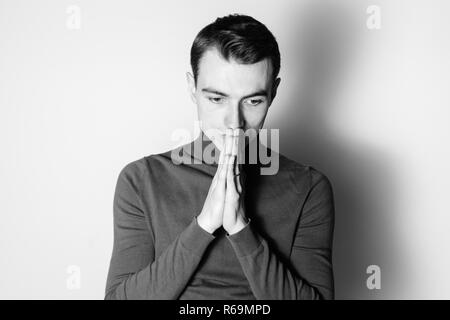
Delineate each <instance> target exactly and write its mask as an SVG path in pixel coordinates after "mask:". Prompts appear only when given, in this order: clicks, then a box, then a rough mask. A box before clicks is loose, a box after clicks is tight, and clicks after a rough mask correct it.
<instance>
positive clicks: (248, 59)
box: [105, 15, 334, 299]
mask: <svg viewBox="0 0 450 320" xmlns="http://www.w3.org/2000/svg"><path fill="white" fill-rule="evenodd" d="M191 65H192V71H193V74H191V73H188V74H187V80H188V86H189V90H190V94H191V98H192V100H193V101H194V103H195V104H196V105H197V108H198V118H199V120H200V123H201V132H200V136H199V137H198V138H197V139H195V141H193V142H191V143H189V144H186V145H184V146H183V150H184V151H185V152H184V153H183V155H182V157H181V159H182V160H183V161H181V163H180V161H174V154H178V150H177V152H175V153H174V150H171V151H168V152H165V153H161V154H156V155H150V156H147V157H144V158H142V159H140V160H137V161H134V162H131V163H130V164H128V165H127V166H126V167H125V168H124V169H123V170H122V171H121V173H120V175H119V178H118V181H117V186H116V191H115V197H114V248H113V253H112V258H111V264H110V269H109V274H108V280H107V286H106V292H105V298H106V299H333V298H334V287H333V271H332V260H331V257H332V238H333V228H334V201H333V192H332V188H331V184H330V182H329V180H328V179H327V178H326V176H324V175H323V174H322V173H320V172H319V171H317V170H315V169H314V168H312V167H310V166H304V165H301V164H299V163H296V162H294V161H293V160H290V159H288V158H286V157H284V156H283V155H281V154H278V153H276V152H275V151H273V150H271V158H273V157H274V156H276V157H277V159H278V161H279V168H278V171H277V172H276V173H275V174H265V175H263V174H261V169H262V168H263V167H264V164H262V163H261V161H259V157H258V161H256V163H249V161H248V159H247V155H248V153H249V151H250V150H251V148H250V147H249V146H250V145H251V144H252V142H254V141H257V146H258V149H259V150H261V148H263V146H262V145H261V144H260V143H259V135H256V140H255V139H253V140H252V139H251V137H250V136H248V135H247V134H246V132H248V131H251V130H254V131H255V130H256V131H258V130H259V129H261V128H262V126H263V123H264V119H265V117H266V115H267V111H268V109H269V107H270V105H271V103H272V101H273V99H274V98H275V95H276V91H277V87H278V85H279V83H280V78H278V77H277V76H278V73H279V69H280V54H279V50H278V44H277V42H276V40H275V38H274V37H273V35H272V34H271V32H270V31H269V30H268V29H267V28H266V27H265V26H264V25H263V24H262V23H260V22H258V21H257V20H255V19H253V18H251V17H249V16H244V15H230V16H226V17H223V18H218V19H217V20H216V21H215V22H214V23H212V24H210V25H208V26H206V27H205V28H204V29H202V30H201V31H200V33H199V34H198V35H197V37H196V39H195V40H194V43H193V45H192V49H191ZM258 132H259V131H258ZM242 133H244V134H242ZM242 138H243V139H242ZM198 146H200V148H198ZM211 149H213V150H214V152H213V153H214V161H213V162H210V161H206V160H205V154H206V153H207V152H206V151H207V150H211ZM195 150H196V151H195ZM242 153H244V156H243V159H244V163H242V164H241V163H240V161H238V159H240V158H239V157H238V156H240V155H242ZM217 160H218V161H217Z"/></svg>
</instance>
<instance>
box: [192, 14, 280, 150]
mask: <svg viewBox="0 0 450 320" xmlns="http://www.w3.org/2000/svg"><path fill="white" fill-rule="evenodd" d="M191 67H192V72H193V74H191V73H189V72H188V73H187V80H188V85H189V91H190V94H191V98H192V100H193V101H194V103H195V104H196V105H197V108H198V117H199V121H200V123H201V126H202V128H201V129H202V131H203V132H205V134H207V135H208V137H209V138H210V139H211V140H214V142H215V144H216V145H217V146H218V147H219V148H220V149H221V147H222V143H223V134H225V131H226V129H227V128H231V129H238V128H239V129H242V130H244V131H247V130H248V129H255V130H258V129H260V128H262V126H263V124H264V120H265V117H266V114H267V111H268V109H269V107H270V105H271V103H272V101H273V99H274V98H275V95H276V91H277V88H278V85H279V83H280V78H278V77H277V76H278V73H279V70H280V52H279V49H278V44H277V42H276V40H275V37H274V36H273V35H272V33H271V32H270V31H269V30H268V29H267V28H266V27H265V26H264V25H263V24H262V23H260V22H259V21H257V20H255V19H254V18H252V17H249V16H245V15H229V16H226V17H223V18H218V19H217V20H216V21H215V22H213V23H211V24H209V25H207V26H206V27H205V28H203V29H202V30H201V31H200V32H199V34H198V35H197V37H196V38H195V40H194V43H193V45H192V48H191ZM214 131H215V134H213V136H210V135H211V132H214ZM247 143H248V141H247Z"/></svg>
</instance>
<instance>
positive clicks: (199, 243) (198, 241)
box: [179, 216, 215, 255]
mask: <svg viewBox="0 0 450 320" xmlns="http://www.w3.org/2000/svg"><path fill="white" fill-rule="evenodd" d="M214 238H215V236H214V235H212V234H211V233H209V232H208V231H206V230H204V229H203V228H202V227H200V226H199V224H198V223H197V216H195V217H194V218H193V219H192V222H191V223H190V224H189V225H188V227H187V228H186V229H185V230H184V231H183V232H182V233H181V235H180V239H179V240H180V241H181V243H182V244H183V246H184V247H185V248H186V249H188V250H189V251H192V252H193V253H195V254H197V255H202V254H203V252H204V251H205V250H206V248H207V247H208V245H209V244H210V243H211V241H212V240H214Z"/></svg>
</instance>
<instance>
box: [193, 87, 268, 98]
mask: <svg viewBox="0 0 450 320" xmlns="http://www.w3.org/2000/svg"><path fill="white" fill-rule="evenodd" d="M202 92H207V93H213V94H217V95H219V96H223V97H228V96H229V95H228V94H226V93H223V92H220V91H219V90H216V89H212V88H203V89H202ZM254 96H265V97H267V96H268V95H267V91H266V90H258V91H256V92H253V93H251V94H248V95H246V96H245V97H243V99H246V98H250V97H254Z"/></svg>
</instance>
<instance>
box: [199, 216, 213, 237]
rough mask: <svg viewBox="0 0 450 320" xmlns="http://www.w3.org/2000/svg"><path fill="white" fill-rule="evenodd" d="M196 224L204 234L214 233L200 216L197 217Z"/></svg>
mask: <svg viewBox="0 0 450 320" xmlns="http://www.w3.org/2000/svg"><path fill="white" fill-rule="evenodd" d="M197 224H198V225H199V227H200V228H202V229H203V230H205V231H206V232H208V233H210V234H213V233H214V231H216V229H214V228H213V227H211V226H210V225H208V224H207V223H206V222H205V221H204V220H203V218H202V216H201V215H199V216H197Z"/></svg>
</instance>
